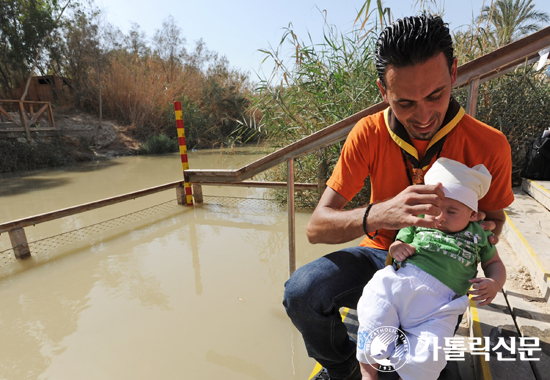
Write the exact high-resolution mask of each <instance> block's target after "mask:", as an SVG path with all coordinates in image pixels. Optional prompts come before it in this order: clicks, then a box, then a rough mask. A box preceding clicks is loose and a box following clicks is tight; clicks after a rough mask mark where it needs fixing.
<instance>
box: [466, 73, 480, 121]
mask: <svg viewBox="0 0 550 380" xmlns="http://www.w3.org/2000/svg"><path fill="white" fill-rule="evenodd" d="M478 91H479V77H477V78H474V79H473V80H472V81H471V82H470V89H469V91H468V103H467V104H466V112H467V113H468V115H470V116H471V117H476V111H477V95H478Z"/></svg>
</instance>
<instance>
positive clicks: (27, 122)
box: [0, 99, 56, 140]
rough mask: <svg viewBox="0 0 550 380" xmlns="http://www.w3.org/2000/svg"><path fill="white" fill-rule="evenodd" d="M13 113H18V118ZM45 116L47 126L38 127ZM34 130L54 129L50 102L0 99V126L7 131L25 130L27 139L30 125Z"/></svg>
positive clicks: (29, 137)
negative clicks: (34, 127)
mask: <svg viewBox="0 0 550 380" xmlns="http://www.w3.org/2000/svg"><path fill="white" fill-rule="evenodd" d="M13 113H17V114H19V119H17V118H14V115H13ZM44 116H46V119H45V120H47V122H48V124H49V127H46V128H38V125H39V123H40V121H41V120H42V118H43V117H44ZM14 125H15V126H14ZM33 125H35V126H36V129H34V130H35V131H51V130H56V128H55V122H54V119H53V112H52V106H51V104H50V102H33V101H20V100H5V99H3V100H0V126H2V130H3V131H7V132H25V134H26V136H27V140H31V138H32V137H31V127H32V126H33Z"/></svg>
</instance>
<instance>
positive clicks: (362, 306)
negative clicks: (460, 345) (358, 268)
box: [357, 264, 469, 380]
mask: <svg viewBox="0 0 550 380" xmlns="http://www.w3.org/2000/svg"><path fill="white" fill-rule="evenodd" d="M468 304H469V300H468V296H459V295H457V294H456V293H455V292H454V291H453V290H451V289H450V288H449V287H448V286H446V285H445V284H443V283H442V282H441V281H439V280H438V279H436V278H435V277H433V276H432V275H430V274H428V273H426V272H424V271H423V270H421V269H419V268H418V267H416V266H414V265H412V264H406V265H405V266H404V267H402V268H400V269H399V270H397V271H396V270H395V269H394V268H393V267H392V266H387V267H385V268H384V269H382V270H379V271H378V272H377V273H376V274H375V275H374V276H373V278H372V279H371V280H370V281H369V283H368V284H367V285H366V286H365V288H364V290H363V295H362V296H361V298H360V300H359V303H358V305H357V314H358V316H359V331H358V341H359V340H360V337H361V336H363V337H364V338H365V337H366V338H367V339H368V336H369V334H371V332H373V331H374V330H375V329H376V328H378V327H382V326H384V327H394V328H399V329H401V331H403V332H404V333H405V336H406V338H407V339H408V343H409V347H410V348H409V352H408V353H407V355H406V358H407V359H406V362H405V364H404V365H402V366H400V368H399V369H397V373H398V374H399V375H400V376H401V378H402V379H403V380H410V379H422V380H430V379H434V380H436V379H437V378H438V377H439V373H440V372H441V370H442V369H443V368H444V367H445V365H446V360H445V352H444V350H443V347H444V344H445V341H444V338H445V337H452V336H453V335H454V329H455V327H456V324H457V322H458V316H459V315H461V314H463V313H464V312H465V311H466V308H467V307H468ZM434 338H437V339H434ZM434 343H437V346H436V345H435V344H434ZM369 349H370V347H368V345H367V346H363V345H362V344H358V347H357V359H358V360H359V361H360V362H362V363H376V360H375V358H374V357H373V356H372V355H373V354H374V355H375V357H376V358H377V359H380V352H379V351H378V352H366V350H369ZM434 350H438V352H437V353H434ZM387 351H388V352H389V353H388V355H390V361H391V359H392V358H391V354H392V348H391V347H388V350H387ZM436 355H437V359H436V360H434V358H435V356H436ZM396 367H398V366H396Z"/></svg>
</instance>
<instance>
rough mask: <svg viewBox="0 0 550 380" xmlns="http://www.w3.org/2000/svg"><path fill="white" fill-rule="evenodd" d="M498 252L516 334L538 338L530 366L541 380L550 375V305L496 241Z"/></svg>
mask: <svg viewBox="0 0 550 380" xmlns="http://www.w3.org/2000/svg"><path fill="white" fill-rule="evenodd" d="M498 250H499V255H500V257H501V259H502V262H503V263H504V265H505V266H506V273H507V281H506V283H505V284H504V288H503V291H504V294H505V296H506V300H507V302H508V305H509V306H510V309H511V312H512V315H513V317H514V321H515V323H516V325H517V327H518V328H519V332H520V334H521V336H523V337H530V338H538V339H539V342H540V344H539V348H541V351H535V352H534V355H533V357H534V358H536V359H538V360H535V361H532V362H529V364H530V365H531V368H532V369H533V372H534V373H535V376H536V377H537V379H543V378H545V377H546V376H543V374H548V373H550V306H549V305H548V304H547V303H546V301H545V300H544V298H543V297H542V293H541V292H540V289H539V288H538V287H537V286H533V285H535V284H533V283H532V281H531V279H530V276H529V274H528V273H526V272H527V269H526V268H525V267H524V266H523V263H522V261H521V260H520V259H519V258H518V256H517V255H516V254H515V253H514V251H513V250H512V248H511V247H510V245H509V244H508V242H507V241H506V240H504V239H502V240H501V241H500V242H499V244H498ZM518 346H519V345H518V344H516V347H518Z"/></svg>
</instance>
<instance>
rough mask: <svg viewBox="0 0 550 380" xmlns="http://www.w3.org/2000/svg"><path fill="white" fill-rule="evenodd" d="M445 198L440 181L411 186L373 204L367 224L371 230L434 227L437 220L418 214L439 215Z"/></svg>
mask: <svg viewBox="0 0 550 380" xmlns="http://www.w3.org/2000/svg"><path fill="white" fill-rule="evenodd" d="M443 198H445V193H443V189H442V187H441V184H440V183H438V184H437V185H415V186H409V187H407V188H406V189H405V190H403V191H402V192H400V193H399V194H397V196H395V197H394V198H392V199H388V200H387V201H384V202H381V203H377V204H375V205H373V207H372V209H371V211H370V213H369V217H368V220H367V225H368V226H371V227H369V230H370V229H371V228H372V229H373V230H374V229H380V228H384V229H388V230H400V229H401V228H405V227H410V226H416V227H426V228H434V227H435V221H429V220H426V219H423V218H419V217H418V215H422V214H423V215H433V216H437V215H439V214H440V213H441V209H440V208H439V206H440V205H441V200H442V199H443ZM374 227H376V228H374Z"/></svg>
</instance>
